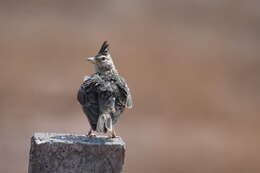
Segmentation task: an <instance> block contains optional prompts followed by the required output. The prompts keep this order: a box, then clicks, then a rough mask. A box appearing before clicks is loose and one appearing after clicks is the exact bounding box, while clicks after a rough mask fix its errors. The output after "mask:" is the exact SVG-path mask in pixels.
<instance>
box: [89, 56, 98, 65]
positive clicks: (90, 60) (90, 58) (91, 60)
mask: <svg viewBox="0 0 260 173" xmlns="http://www.w3.org/2000/svg"><path fill="white" fill-rule="evenodd" d="M87 60H88V61H89V62H92V63H93V64H95V63H96V60H95V57H89V58H87Z"/></svg>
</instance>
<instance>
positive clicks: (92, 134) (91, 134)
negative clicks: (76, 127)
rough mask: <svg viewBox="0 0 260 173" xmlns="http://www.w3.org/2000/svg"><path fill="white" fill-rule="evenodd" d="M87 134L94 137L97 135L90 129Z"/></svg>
mask: <svg viewBox="0 0 260 173" xmlns="http://www.w3.org/2000/svg"><path fill="white" fill-rule="evenodd" d="M87 136H89V137H92V136H96V135H95V134H94V133H93V130H92V129H90V130H89V132H88V134H87Z"/></svg>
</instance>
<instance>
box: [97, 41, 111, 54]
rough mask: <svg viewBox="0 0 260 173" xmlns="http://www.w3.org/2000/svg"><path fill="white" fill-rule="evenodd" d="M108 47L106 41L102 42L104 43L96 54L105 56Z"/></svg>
mask: <svg viewBox="0 0 260 173" xmlns="http://www.w3.org/2000/svg"><path fill="white" fill-rule="evenodd" d="M108 46H109V44H108V43H107V41H104V43H103V44H102V46H101V48H100V50H99V52H98V54H101V55H107V54H108V51H109V49H108Z"/></svg>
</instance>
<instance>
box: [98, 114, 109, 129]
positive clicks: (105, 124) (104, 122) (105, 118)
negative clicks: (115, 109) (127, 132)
mask: <svg viewBox="0 0 260 173" xmlns="http://www.w3.org/2000/svg"><path fill="white" fill-rule="evenodd" d="M96 131H97V132H102V133H106V132H107V131H109V132H112V118H111V116H110V114H101V115H100V116H99V118H98V122H97V128H96Z"/></svg>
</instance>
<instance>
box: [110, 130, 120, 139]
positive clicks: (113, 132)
mask: <svg viewBox="0 0 260 173" xmlns="http://www.w3.org/2000/svg"><path fill="white" fill-rule="evenodd" d="M118 137H119V136H117V135H116V132H115V131H112V134H111V138H118Z"/></svg>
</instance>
